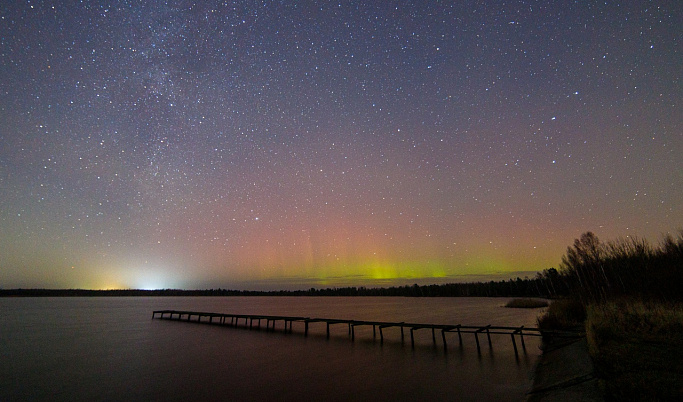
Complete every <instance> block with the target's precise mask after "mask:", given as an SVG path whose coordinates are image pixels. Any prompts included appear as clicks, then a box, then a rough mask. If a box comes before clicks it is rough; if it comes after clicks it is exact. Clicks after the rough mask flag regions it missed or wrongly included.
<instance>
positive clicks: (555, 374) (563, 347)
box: [526, 336, 605, 402]
mask: <svg viewBox="0 0 683 402" xmlns="http://www.w3.org/2000/svg"><path fill="white" fill-rule="evenodd" d="M542 348H543V353H541V356H540V357H539V358H538V362H537V363H536V367H534V372H533V383H532V386H531V389H530V390H529V391H528V392H527V398H526V401H527V402H541V401H551V402H564V401H567V402H570V401H604V400H605V396H604V391H603V390H602V388H601V386H600V383H599V380H598V378H597V377H596V375H595V367H594V365H593V360H592V359H591V356H590V354H589V352H588V341H587V340H586V337H585V336H583V337H581V338H579V339H571V340H567V339H564V340H562V339H558V340H554V341H553V340H551V341H550V342H546V341H545V340H544V341H543V346H542Z"/></svg>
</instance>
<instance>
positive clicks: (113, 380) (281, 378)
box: [0, 297, 540, 401]
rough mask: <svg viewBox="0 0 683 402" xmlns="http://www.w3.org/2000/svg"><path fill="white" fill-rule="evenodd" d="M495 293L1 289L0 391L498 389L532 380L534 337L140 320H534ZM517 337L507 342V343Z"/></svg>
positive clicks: (486, 392) (264, 395)
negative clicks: (44, 292) (178, 293)
mask: <svg viewBox="0 0 683 402" xmlns="http://www.w3.org/2000/svg"><path fill="white" fill-rule="evenodd" d="M508 300H509V299H504V298H403V297H93V298H85V297H82V298H78V297H75V298H66V297H65V298H0V361H1V362H2V363H1V364H0V401H19V400H22V401H23V400H50V401H54V400H64V401H72V400H108V401H109V400H121V401H123V400H125V401H131V400H140V401H147V400H165V401H172V400H178V401H180V400H275V399H277V400H302V399H306V400H326V401H335V400H338V401H348V400H422V399H424V400H427V399H429V400H458V401H467V400H472V401H474V400H476V401H482V400H498V401H506V400H510V401H519V400H523V399H524V397H525V392H526V391H528V390H529V388H530V387H531V376H532V372H533V368H534V364H535V363H536V361H537V359H538V357H539V356H540V350H539V345H540V339H539V338H536V337H526V338H525V340H526V353H524V352H522V350H521V347H520V353H519V355H518V356H516V355H515V353H514V349H513V347H512V342H511V340H510V336H507V335H492V344H493V348H489V346H488V343H487V341H486V340H485V339H486V338H485V337H482V336H480V341H482V342H481V344H482V348H481V352H480V353H478V352H477V348H476V343H475V340H474V335H472V334H463V344H462V346H459V345H458V336H457V334H456V333H450V334H447V337H448V338H447V340H448V345H449V348H448V350H447V351H444V348H443V343H442V342H441V339H440V334H438V335H437V345H436V346H434V344H433V343H432V336H431V331H429V330H421V331H416V332H415V335H416V338H415V348H412V347H411V345H410V335H409V331H406V339H405V341H404V342H402V341H401V335H400V329H398V328H387V329H385V330H384V338H385V339H384V342H383V343H380V341H379V336H377V338H373V334H372V327H371V326H362V327H357V328H356V330H355V340H354V341H351V339H350V337H349V336H348V327H346V326H344V325H333V326H332V327H331V336H330V338H329V339H327V337H326V336H325V331H326V326H325V324H324V323H311V324H310V331H309V335H308V336H307V337H306V336H304V324H303V323H297V322H295V323H294V324H293V332H292V333H285V332H284V331H283V324H282V322H281V321H280V322H279V323H278V327H277V328H276V331H275V332H269V331H266V330H265V323H262V328H261V329H260V330H257V329H253V330H249V329H248V328H245V327H241V328H240V327H238V328H235V327H230V326H218V325H201V324H196V323H186V322H178V321H170V320H159V319H154V320H153V319H151V316H152V311H154V310H165V309H175V310H191V311H205V312H216V313H232V314H263V315H285V316H306V317H323V318H338V319H354V320H368V321H397V322H399V321H405V322H416V323H427V324H463V325H487V324H491V325H501V326H520V325H525V326H529V327H535V326H536V316H537V315H538V313H539V310H538V309H535V310H527V309H510V308H504V307H503V306H504V305H505V303H506V302H507V301H508ZM518 346H519V342H518Z"/></svg>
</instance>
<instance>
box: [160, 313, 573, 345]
mask: <svg viewBox="0 0 683 402" xmlns="http://www.w3.org/2000/svg"><path fill="white" fill-rule="evenodd" d="M156 317H158V318H160V319H167V320H175V321H189V322H195V323H206V324H216V325H229V326H233V327H237V326H241V327H248V328H249V329H253V328H254V327H256V328H259V329H260V328H261V323H262V322H265V324H266V330H269V331H275V324H276V323H277V322H282V323H283V324H284V325H283V327H284V328H283V331H284V332H286V333H291V332H292V325H293V323H295V322H300V323H303V325H304V335H306V336H308V329H309V326H310V325H311V324H317V323H322V324H325V325H326V326H327V337H328V338H329V337H330V326H331V325H337V324H341V325H345V326H347V327H348V334H349V336H350V337H351V339H352V340H354V339H355V337H356V331H355V329H356V327H359V326H364V325H365V326H370V325H371V326H372V335H373V338H376V337H377V332H378V330H379V336H380V342H384V330H385V329H388V328H398V329H400V331H401V342H403V341H404V339H405V330H410V343H411V346H413V347H415V336H414V332H415V331H418V330H422V329H426V330H431V333H432V341H433V342H434V346H436V344H437V341H436V339H437V336H436V334H437V332H440V335H441V336H440V338H441V340H442V343H443V347H444V349H445V350H446V349H447V348H448V343H447V337H446V334H450V333H457V334H458V341H459V344H460V345H461V346H462V344H463V334H474V339H475V342H476V344H477V351H480V350H481V344H480V342H479V335H482V336H484V335H486V339H487V341H488V346H489V348H493V345H492V342H491V335H508V336H510V339H511V340H512V346H513V347H514V350H515V354H518V350H517V340H516V338H517V337H519V341H520V344H521V347H522V349H523V350H524V352H526V345H525V344H524V337H525V336H544V335H546V336H559V337H572V338H573V337H579V336H580V334H578V333H574V332H563V331H542V330H541V329H539V328H530V327H525V326H520V327H505V326H492V325H486V326H471V325H460V324H458V325H442V324H419V323H408V322H384V321H359V320H343V319H334V318H310V317H295V316H274V315H256V314H224V313H206V312H199V311H180V310H156V311H154V312H152V319H154V318H156ZM240 323H242V324H241V325H240Z"/></svg>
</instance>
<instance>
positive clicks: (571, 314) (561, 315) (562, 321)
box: [538, 299, 586, 330]
mask: <svg viewBox="0 0 683 402" xmlns="http://www.w3.org/2000/svg"><path fill="white" fill-rule="evenodd" d="M585 320H586V308H585V307H584V306H583V304H581V303H580V302H579V301H577V300H574V299H560V300H555V301H553V302H552V303H551V304H550V306H549V307H548V311H546V312H545V314H543V315H542V316H540V317H539V318H538V327H539V328H541V329H551V330H558V329H559V330H573V329H576V328H580V327H583V325H584V322H585Z"/></svg>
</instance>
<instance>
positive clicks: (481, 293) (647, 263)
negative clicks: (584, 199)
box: [0, 231, 683, 302]
mask: <svg viewBox="0 0 683 402" xmlns="http://www.w3.org/2000/svg"><path fill="white" fill-rule="evenodd" d="M682 289H683V231H681V232H680V233H679V235H678V237H677V238H673V237H672V236H668V237H666V238H665V239H664V241H663V242H662V244H661V245H660V246H658V247H653V246H651V245H650V244H649V243H648V242H647V241H646V240H643V239H638V238H633V237H630V238H627V239H618V240H616V241H611V242H607V243H602V242H600V240H598V238H597V237H596V236H595V235H594V234H593V233H592V232H586V233H584V234H582V235H581V238H579V239H576V240H575V241H574V244H573V245H572V246H570V247H568V248H567V253H566V254H565V255H564V256H563V257H562V263H561V264H560V266H559V269H555V268H549V269H545V270H543V271H542V272H539V273H537V274H536V276H535V277H534V278H528V277H526V278H524V279H522V278H519V277H518V278H516V279H509V280H503V281H490V282H469V283H448V284H443V285H423V286H420V285H417V284H415V285H408V286H394V287H389V288H367V287H341V288H326V289H315V288H310V289H308V290H277V291H253V290H228V289H205V290H179V289H163V290H140V289H120V290H85V289H8V290H3V289H0V297H2V296H4V297H7V296H30V297H41V296H52V297H57V296H62V297H63V296H406V297H545V298H556V297H565V296H570V295H571V296H577V297H579V298H580V299H581V300H582V301H583V302H592V301H601V300H605V299H607V298H610V297H613V296H619V295H629V296H633V295H636V296H639V297H642V298H650V299H652V298H654V299H663V300H683V292H682V291H681V290H682Z"/></svg>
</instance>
